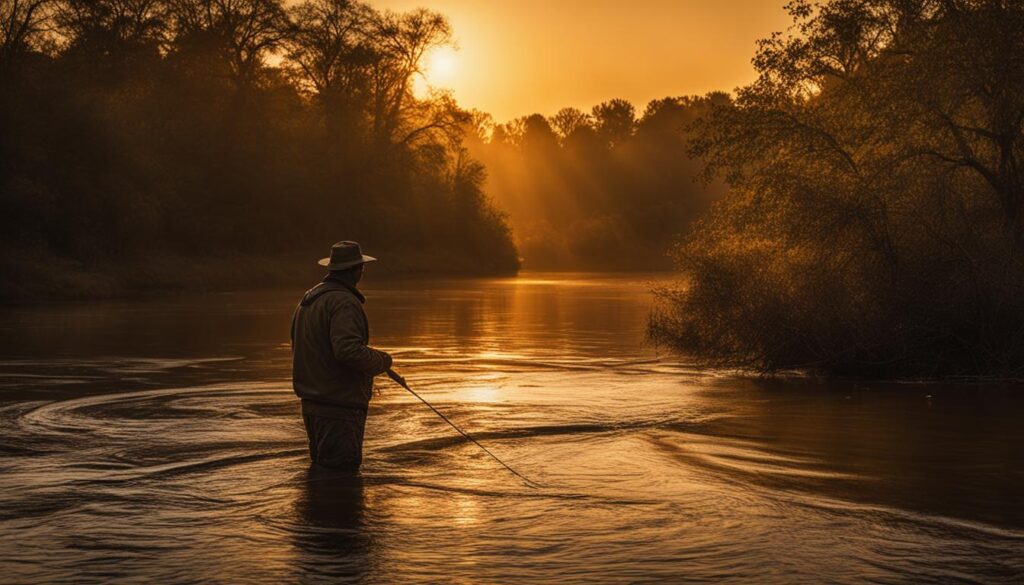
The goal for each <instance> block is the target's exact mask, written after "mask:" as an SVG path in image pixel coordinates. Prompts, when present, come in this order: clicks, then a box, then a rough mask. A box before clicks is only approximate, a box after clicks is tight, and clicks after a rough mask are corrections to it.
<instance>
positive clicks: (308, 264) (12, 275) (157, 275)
mask: <svg viewBox="0 0 1024 585" xmlns="http://www.w3.org/2000/svg"><path fill="white" fill-rule="evenodd" d="M375 253H376V254H377V255H378V256H379V257H380V259H381V261H380V262H377V263H374V264H373V265H372V267H371V270H372V273H373V274H374V275H375V276H385V277H417V276H428V275H429V276H513V275H515V274H516V273H517V272H518V269H517V268H515V267H507V266H501V265H498V264H497V263H495V264H490V265H488V264H485V263H482V262H480V261H478V260H476V259H473V258H468V257H464V256H459V255H457V254H452V253H439V252H437V251H432V250H418V251H394V252H389V251H381V252H377V251H375ZM316 260H317V258H315V257H312V258H311V257H310V256H309V255H308V254H278V255H265V256H220V257H206V258H183V257H180V256H156V257H146V258H133V259H130V260H123V261H112V260H102V261H97V262H92V263H87V262H82V261H76V260H69V259H66V258H59V257H56V256H53V255H50V254H43V253H39V254H20V255H14V256H13V257H11V258H4V259H2V260H0V266H2V268H3V273H4V275H5V278H4V279H3V280H2V281H0V302H4V303H32V302H38V301H67V300H99V299H114V298H125V297H132V296H137V295H144V294H149V293H153V292H158V291H162V292H167V291H181V292H221V291H237V290H243V289H250V288H256V289H265V288H279V287H287V286H297V287H302V286H306V285H308V284H309V283H310V282H312V281H315V280H316V279H318V278H320V276H321V275H322V274H323V273H324V269H323V268H322V267H320V266H318V265H317V264H316Z"/></svg>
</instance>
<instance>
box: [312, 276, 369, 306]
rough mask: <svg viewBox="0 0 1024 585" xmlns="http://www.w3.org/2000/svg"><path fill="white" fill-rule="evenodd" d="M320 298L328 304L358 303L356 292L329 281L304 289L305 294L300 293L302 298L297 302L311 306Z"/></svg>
mask: <svg viewBox="0 0 1024 585" xmlns="http://www.w3.org/2000/svg"><path fill="white" fill-rule="evenodd" d="M321 298H323V299H324V302H325V304H329V305H337V304H339V303H344V304H348V303H351V302H354V303H356V304H359V299H358V298H357V297H356V294H355V293H354V292H353V291H351V290H349V288H348V287H345V286H343V285H338V284H335V283H330V282H321V283H320V284H318V285H316V286H314V287H313V288H311V289H309V290H308V291H306V294H304V295H302V300H301V301H299V304H300V305H301V306H304V307H309V306H313V305H315V304H317V301H318V300H319V299H321Z"/></svg>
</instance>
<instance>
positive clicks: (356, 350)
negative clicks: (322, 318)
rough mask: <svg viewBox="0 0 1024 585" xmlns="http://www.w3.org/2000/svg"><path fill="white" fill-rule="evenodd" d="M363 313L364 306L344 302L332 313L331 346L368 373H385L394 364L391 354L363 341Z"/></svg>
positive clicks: (350, 364) (338, 355) (349, 363)
mask: <svg viewBox="0 0 1024 585" xmlns="http://www.w3.org/2000/svg"><path fill="white" fill-rule="evenodd" d="M363 319H364V317H363V315H362V310H361V308H360V307H354V306H350V305H349V304H347V303H340V304H339V306H338V307H337V308H335V310H334V311H333V313H332V314H331V347H332V349H333V350H334V357H335V358H337V360H338V361H339V362H341V363H343V364H345V365H346V366H348V367H350V368H352V369H354V370H358V371H360V372H363V373H364V374H366V375H368V376H376V375H378V374H383V373H384V372H386V371H387V370H388V368H390V367H391V356H390V355H388V354H387V353H385V352H383V351H380V350H377V349H373V348H372V347H369V346H367V345H366V344H364V343H363Z"/></svg>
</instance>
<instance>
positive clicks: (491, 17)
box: [370, 0, 789, 122]
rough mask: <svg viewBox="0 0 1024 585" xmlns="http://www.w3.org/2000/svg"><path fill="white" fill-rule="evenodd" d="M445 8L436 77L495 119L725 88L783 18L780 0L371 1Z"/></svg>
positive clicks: (737, 80) (747, 74)
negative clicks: (444, 44) (445, 50)
mask: <svg viewBox="0 0 1024 585" xmlns="http://www.w3.org/2000/svg"><path fill="white" fill-rule="evenodd" d="M370 3H371V4H372V5H374V6H376V7H377V8H380V9H393V10H402V11H404V10H408V9H411V8H415V7H418V6H422V7H425V8H430V9H433V10H436V11H438V12H441V13H442V14H445V15H446V16H448V18H449V20H450V21H451V23H452V26H453V28H454V29H455V36H456V40H457V42H458V44H459V50H458V52H456V53H454V57H453V58H452V59H451V61H452V62H451V63H448V64H447V65H448V66H449V68H450V71H449V72H447V73H445V74H444V75H440V74H439V75H438V76H439V77H443V80H439V82H438V85H441V84H443V85H446V86H449V87H450V88H451V89H452V90H453V91H454V93H455V97H456V98H457V99H458V101H459V103H461V104H462V105H463V106H464V107H468V108H476V109H479V110H483V111H486V112H489V113H491V114H492V115H493V116H494V118H495V120H496V121H499V122H502V121H507V120H509V119H511V118H515V117H517V116H521V115H525V114H531V113H534V112H539V113H542V114H545V115H550V114H553V113H555V112H556V111H557V110H558V109H559V108H561V107H563V106H576V107H579V108H583V109H586V110H589V109H590V107H591V106H592V105H594V104H596V103H599V102H602V101H605V100H607V99H610V98H613V97H621V98H626V99H628V100H630V101H632V102H633V103H634V104H636V106H637V109H638V110H640V111H642V110H643V107H644V106H645V105H646V104H647V102H648V101H650V100H651V99H655V98H661V97H666V96H675V95H689V94H703V93H706V92H708V91H711V90H715V89H723V90H732V89H733V88H735V87H736V86H738V85H742V84H745V83H747V82H749V81H751V80H752V79H753V77H754V72H753V69H752V67H751V65H750V58H751V57H752V56H753V55H754V50H755V47H756V44H755V43H756V41H757V39H759V38H762V37H767V36H768V35H770V34H771V32H772V31H775V30H784V29H785V28H786V26H787V25H788V24H789V21H788V19H787V17H786V14H785V11H784V10H783V9H782V5H783V4H784V3H785V0H632V1H624V0H371V1H370Z"/></svg>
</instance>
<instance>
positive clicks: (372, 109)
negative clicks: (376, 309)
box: [0, 0, 518, 294]
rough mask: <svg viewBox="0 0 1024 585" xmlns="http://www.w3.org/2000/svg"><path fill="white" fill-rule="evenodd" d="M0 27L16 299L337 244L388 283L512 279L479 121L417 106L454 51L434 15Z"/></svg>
mask: <svg viewBox="0 0 1024 585" xmlns="http://www.w3.org/2000/svg"><path fill="white" fill-rule="evenodd" d="M0 20H2V24H3V26H2V30H0V205H2V208H3V213H2V215H0V239H2V246H3V250H4V252H3V257H2V263H3V265H4V266H5V267H6V272H7V274H8V275H9V278H11V279H14V280H18V281H20V283H21V284H22V285H23V286H22V287H21V288H19V289H18V290H14V289H12V288H11V284H10V282H9V283H8V285H6V286H7V288H6V289H5V290H4V292H5V293H6V294H22V293H25V292H27V291H30V290H33V289H35V288H39V285H44V284H46V282H47V279H48V278H49V277H50V276H52V274H53V273H61V272H63V273H81V274H96V273H102V272H103V271H104V270H108V269H109V267H111V266H119V267H125V266H127V267H134V268H133V271H138V270H141V271H145V270H146V267H151V266H153V265H154V263H156V265H159V262H157V260H159V259H161V258H178V259H186V260H187V262H186V263H185V265H186V266H187V265H189V264H194V263H198V262H199V261H201V260H204V259H210V258H248V259H250V260H251V259H252V258H259V257H264V258H271V257H275V255H288V254H292V255H294V256H295V257H296V258H306V259H309V258H316V257H318V256H320V255H323V254H324V253H325V252H326V249H327V247H328V246H329V245H330V244H331V243H332V242H334V241H336V240H338V239H343V238H353V239H360V240H362V241H363V243H364V244H365V245H366V247H368V248H370V249H373V250H376V251H377V252H379V253H380V255H390V256H391V259H392V262H390V263H389V265H390V266H392V267H394V266H395V265H396V264H398V263H399V261H398V259H399V258H402V259H404V260H403V261H402V262H404V265H405V267H406V268H410V267H413V266H416V267H418V268H419V269H421V270H431V271H443V272H451V271H462V272H474V273H494V272H513V271H515V270H516V268H517V266H518V259H517V253H516V250H515V248H514V246H513V245H512V242H511V235H510V232H509V229H508V227H507V225H506V223H505V221H504V219H503V217H502V216H501V215H500V214H499V213H497V212H496V211H495V209H494V208H492V207H491V205H490V203H489V202H488V201H487V200H486V198H485V197H484V195H483V192H482V183H483V181H484V178H485V175H484V172H483V168H482V167H481V165H480V164H479V163H477V162H475V161H474V160H472V159H470V158H469V156H468V154H467V151H466V149H465V147H464V146H463V144H462V135H463V133H464V126H465V124H466V123H467V122H468V121H469V119H470V116H469V114H468V113H467V112H465V111H463V110H461V109H460V108H459V107H458V106H457V105H456V104H455V103H454V101H453V100H452V99H451V98H450V96H447V95H444V94H435V95H431V96H429V97H417V96H415V95H414V94H413V91H412V82H413V80H414V77H415V76H416V75H418V74H420V67H421V62H422V60H423V58H424V55H425V54H427V53H428V52H429V51H431V50H432V49H434V48H436V47H438V46H441V45H444V44H446V43H449V42H450V39H451V30H450V28H449V25H448V23H447V21H446V20H445V19H444V18H443V17H442V16H440V15H438V14H435V13H432V12H429V11H426V10H416V11H412V12H409V13H403V14H397V13H391V12H385V13H381V12H378V11H376V10H374V9H372V8H371V7H369V6H368V5H365V4H361V3H359V2H354V1H348V0H307V1H305V2H301V3H289V4H287V5H286V4H285V3H284V2H283V1H282V0H0ZM170 265H173V266H175V267H176V268H180V266H181V264H180V263H178V264H174V263H172V264H170ZM270 272H272V271H270ZM235 276H243V275H233V276H232V278H234V277H235ZM271 276H272V275H271ZM162 277H163V278H165V279H166V280H168V282H171V283H173V276H170V275H167V274H164V275H162ZM60 284H61V285H63V286H70V287H74V286H75V282H74V279H73V278H70V279H69V278H65V279H63V280H61V281H60Z"/></svg>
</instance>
